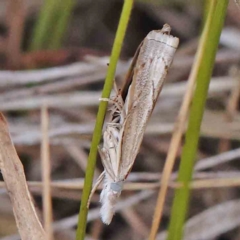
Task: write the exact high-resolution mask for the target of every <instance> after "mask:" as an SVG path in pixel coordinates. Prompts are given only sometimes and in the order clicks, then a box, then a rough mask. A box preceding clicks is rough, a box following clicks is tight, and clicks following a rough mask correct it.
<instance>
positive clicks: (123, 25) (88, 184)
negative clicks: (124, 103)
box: [76, 0, 133, 240]
mask: <svg viewBox="0 0 240 240" xmlns="http://www.w3.org/2000/svg"><path fill="white" fill-rule="evenodd" d="M132 6H133V0H125V1H124V5H123V9H122V13H121V17H120V21H119V25H118V29H117V33H116V37H115V41H114V44H113V49H112V54H111V58H110V64H109V68H108V72H107V76H106V80H105V84H104V87H103V92H102V98H109V96H110V93H111V90H112V87H113V79H114V74H115V71H116V65H117V61H118V58H119V55H120V51H121V47H122V43H123V39H124V36H125V32H126V29H127V25H128V22H129V18H130V14H131V9H132ZM106 110H107V103H106V102H104V101H101V102H100V105H99V109H98V114H97V119H96V125H95V128H94V132H93V138H92V144H91V148H90V153H89V156H88V164H87V169H86V175H85V181H84V187H83V193H82V199H81V207H80V212H79V219H78V228H77V235H76V240H84V236H85V231H86V224H87V213H88V209H87V202H88V197H89V194H90V192H91V188H92V182H93V174H94V169H95V165H96V157H97V151H98V149H97V148H98V144H99V142H100V139H101V135H102V126H103V121H104V116H105V113H106Z"/></svg>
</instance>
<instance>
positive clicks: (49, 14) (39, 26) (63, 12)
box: [30, 0, 76, 51]
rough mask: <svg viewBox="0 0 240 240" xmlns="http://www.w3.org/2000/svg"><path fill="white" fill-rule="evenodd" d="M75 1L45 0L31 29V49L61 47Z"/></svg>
mask: <svg viewBox="0 0 240 240" xmlns="http://www.w3.org/2000/svg"><path fill="white" fill-rule="evenodd" d="M75 3H76V0H65V1H58V0H45V2H44V4H43V6H42V8H41V11H40V14H39V17H38V19H37V22H36V25H35V27H34V30H33V38H32V42H31V44H30V50H31V51H34V50H39V49H58V48H60V47H61V44H62V40H63V37H64V33H65V31H66V28H67V24H68V22H69V19H70V16H71V13H72V9H73V7H74V4H75Z"/></svg>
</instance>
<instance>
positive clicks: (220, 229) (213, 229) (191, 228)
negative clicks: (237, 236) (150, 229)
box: [157, 200, 240, 240]
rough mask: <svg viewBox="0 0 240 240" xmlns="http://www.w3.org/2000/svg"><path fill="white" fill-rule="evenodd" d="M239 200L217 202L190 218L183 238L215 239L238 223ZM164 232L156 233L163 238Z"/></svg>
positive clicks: (194, 239) (193, 239)
mask: <svg viewBox="0 0 240 240" xmlns="http://www.w3.org/2000/svg"><path fill="white" fill-rule="evenodd" d="M239 214H240V200H233V201H228V202H224V203H221V204H218V205H216V206H214V207H211V208H209V209H207V210H205V211H203V212H201V213H200V214H198V215H196V216H194V217H192V218H190V219H189V220H188V221H187V223H186V225H185V236H184V240H199V239H215V238H217V237H218V236H219V235H221V234H223V233H225V232H227V231H230V230H232V229H234V228H236V227H237V226H239V224H240V218H239ZM165 238H166V232H163V233H161V234H159V235H158V237H157V240H164V239H165Z"/></svg>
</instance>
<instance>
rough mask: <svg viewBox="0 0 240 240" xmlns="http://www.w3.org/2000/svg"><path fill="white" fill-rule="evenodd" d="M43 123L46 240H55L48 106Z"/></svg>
mask: <svg viewBox="0 0 240 240" xmlns="http://www.w3.org/2000/svg"><path fill="white" fill-rule="evenodd" d="M41 123H42V144H41V162H42V181H43V217H44V228H45V231H46V240H53V229H52V197H51V185H50V184H51V162H50V149H49V137H48V128H49V115H48V109H47V106H46V105H44V106H43V107H42V109H41Z"/></svg>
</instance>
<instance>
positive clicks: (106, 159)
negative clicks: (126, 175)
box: [98, 148, 115, 179]
mask: <svg viewBox="0 0 240 240" xmlns="http://www.w3.org/2000/svg"><path fill="white" fill-rule="evenodd" d="M98 152H99V155H100V157H101V160H102V164H103V167H104V170H105V171H106V172H107V173H108V175H109V176H110V177H111V178H112V179H115V175H114V172H113V171H112V168H111V165H110V161H109V156H108V153H106V152H107V150H106V149H105V148H102V149H100V148H98Z"/></svg>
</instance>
